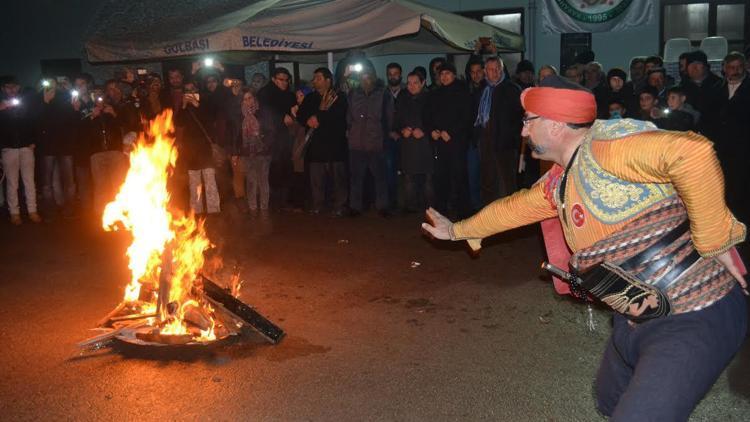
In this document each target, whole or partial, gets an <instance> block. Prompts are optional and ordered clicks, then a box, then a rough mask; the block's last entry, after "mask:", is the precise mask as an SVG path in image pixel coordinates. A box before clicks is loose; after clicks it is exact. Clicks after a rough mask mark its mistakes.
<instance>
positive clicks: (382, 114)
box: [346, 87, 390, 152]
mask: <svg viewBox="0 0 750 422" xmlns="http://www.w3.org/2000/svg"><path fill="white" fill-rule="evenodd" d="M385 95H386V92H385V90H384V89H383V88H382V87H376V88H374V89H373V90H372V91H371V92H370V93H369V94H366V93H365V91H364V90H363V89H362V87H357V88H354V89H353V90H351V91H349V98H348V104H349V107H348V108H347V112H346V124H347V139H348V140H349V150H350V151H369V152H380V151H382V150H383V138H384V137H385V136H386V135H387V133H388V130H387V125H388V123H387V116H386V111H385V107H386V101H387V100H388V98H387V97H386V96H385ZM388 95H390V94H388Z"/></svg>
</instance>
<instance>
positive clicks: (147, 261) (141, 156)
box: [79, 110, 283, 349]
mask: <svg viewBox="0 0 750 422" xmlns="http://www.w3.org/2000/svg"><path fill="white" fill-rule="evenodd" d="M176 159H177V149H176V148H175V145H174V128H173V125H172V111H171V110H167V111H165V112H164V113H162V114H161V115H159V116H158V117H157V118H156V119H155V120H153V121H152V122H151V123H150V125H149V128H148V130H147V131H146V132H144V133H141V134H140V136H139V138H138V140H137V142H136V143H135V145H134V148H133V150H132V152H131V153H130V168H129V170H128V173H127V176H126V178H125V181H124V183H123V184H122V186H121V187H120V190H119V192H118V193H117V195H116V197H115V199H114V200H113V201H112V202H110V203H109V204H107V206H106V207H105V209H104V213H103V217H102V225H103V228H104V230H106V231H115V230H126V231H128V232H129V233H130V234H131V235H132V239H133V240H132V243H131V244H130V247H128V249H127V256H128V259H129V264H128V267H129V269H130V272H131V277H130V280H129V282H128V284H127V286H126V287H125V292H124V297H123V300H122V302H121V303H120V304H119V305H118V306H117V307H116V308H115V309H114V310H113V311H112V312H110V314H109V315H107V316H106V317H105V318H104V319H103V320H101V321H100V323H99V328H100V329H102V330H104V333H102V334H100V335H98V336H96V337H94V338H92V339H89V340H86V341H84V342H81V343H79V346H81V347H83V348H85V349H92V348H94V349H96V348H101V347H103V346H106V345H108V344H109V342H110V341H112V340H119V341H123V342H128V343H132V344H138V345H206V344H210V343H212V342H215V341H216V340H220V339H224V338H227V337H228V336H231V335H237V334H239V333H240V332H241V330H242V327H243V326H250V327H252V328H255V329H256V330H258V331H259V332H260V333H261V334H262V335H263V336H264V337H266V338H267V339H268V340H269V341H271V342H273V343H276V342H278V341H279V340H280V339H281V337H282V336H283V331H281V330H280V329H279V328H278V327H276V326H275V325H273V324H272V323H271V322H269V321H268V320H266V319H265V318H263V317H262V316H261V315H260V314H258V313H257V312H255V311H254V310H253V309H252V308H250V307H249V306H247V305H245V304H244V303H242V302H240V301H239V300H238V299H237V297H238V296H239V287H240V285H241V281H240V278H239V272H238V271H234V272H233V274H232V276H231V277H230V278H229V282H228V283H226V284H228V286H227V288H223V287H221V286H219V285H217V284H215V283H214V282H212V281H211V280H209V279H207V278H206V277H205V276H204V275H203V273H202V272H203V269H204V264H205V253H206V252H207V251H208V250H209V249H210V248H211V247H212V244H211V241H210V240H209V238H208V236H207V234H206V229H205V227H204V221H203V220H200V219H198V218H196V216H195V215H193V214H192V213H191V214H184V213H181V212H178V211H175V210H174V209H171V208H170V206H169V199H170V194H169V190H168V179H169V176H170V174H171V172H172V171H173V170H174V166H175V161H176Z"/></svg>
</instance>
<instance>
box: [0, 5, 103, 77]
mask: <svg viewBox="0 0 750 422" xmlns="http://www.w3.org/2000/svg"><path fill="white" fill-rule="evenodd" d="M99 4H100V2H99V1H96V0H73V1H59V0H58V1H55V0H13V1H7V2H3V12H2V14H0V25H1V26H2V28H3V32H2V34H3V35H2V37H1V38H0V45H1V46H2V48H1V49H0V51H2V52H3V55H4V58H3V60H2V61H0V74H3V75H5V74H13V75H16V76H17V77H18V78H19V79H20V81H21V82H22V83H23V84H32V83H34V82H35V81H36V80H37V79H38V78H39V77H40V76H41V67H40V65H39V60H40V59H66V58H68V59H69V58H83V57H84V52H83V40H84V38H85V34H86V32H87V30H88V26H89V23H90V20H91V19H92V17H93V16H94V13H95V11H96V10H97V8H98V7H99Z"/></svg>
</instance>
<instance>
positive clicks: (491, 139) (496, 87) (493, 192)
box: [474, 57, 523, 205]
mask: <svg viewBox="0 0 750 422" xmlns="http://www.w3.org/2000/svg"><path fill="white" fill-rule="evenodd" d="M484 71H485V74H486V80H487V85H486V86H485V88H484V91H483V92H482V97H481V99H480V101H479V108H478V111H477V118H476V120H475V121H474V126H475V127H480V128H482V134H481V138H480V144H479V151H480V157H481V158H480V159H481V183H482V203H483V204H485V205H486V204H489V203H490V202H492V201H494V200H496V199H498V198H502V197H504V196H508V195H510V194H512V193H513V192H515V191H516V186H517V183H516V181H517V175H516V172H517V170H518V157H519V148H520V146H521V126H522V123H521V119H522V118H523V108H522V107H521V100H520V96H521V89H520V88H519V87H518V85H516V84H515V83H513V82H512V81H511V80H510V79H508V78H506V77H505V74H504V72H503V62H502V60H501V59H499V58H496V57H492V58H489V59H487V61H486V62H485V65H484Z"/></svg>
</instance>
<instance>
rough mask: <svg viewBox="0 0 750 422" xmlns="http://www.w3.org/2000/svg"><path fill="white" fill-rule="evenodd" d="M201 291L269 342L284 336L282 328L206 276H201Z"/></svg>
mask: <svg viewBox="0 0 750 422" xmlns="http://www.w3.org/2000/svg"><path fill="white" fill-rule="evenodd" d="M201 281H202V283H201V284H202V289H203V292H204V293H205V294H206V296H208V297H209V298H211V299H213V300H215V301H216V302H218V303H220V304H221V305H222V306H223V307H224V308H226V310H227V311H229V312H231V313H232V314H234V315H236V316H237V317H238V318H240V319H242V321H244V322H245V323H247V324H248V325H249V326H251V327H253V328H254V329H255V330H256V331H258V332H259V333H260V334H261V335H262V336H263V337H265V338H266V340H268V341H269V342H271V343H273V344H276V343H278V342H279V341H281V339H282V338H283V337H284V330H282V329H281V328H279V327H278V326H276V325H275V324H274V323H272V322H271V321H269V320H268V319H266V318H265V317H264V316H263V315H261V314H259V313H258V312H257V311H255V309H253V308H251V307H249V306H248V305H246V304H244V303H242V302H241V301H239V300H237V299H235V298H234V297H233V296H232V295H231V294H229V293H227V291H226V290H224V289H222V288H221V287H219V286H218V285H217V284H216V283H214V282H213V281H211V280H209V279H207V278H206V277H201Z"/></svg>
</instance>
